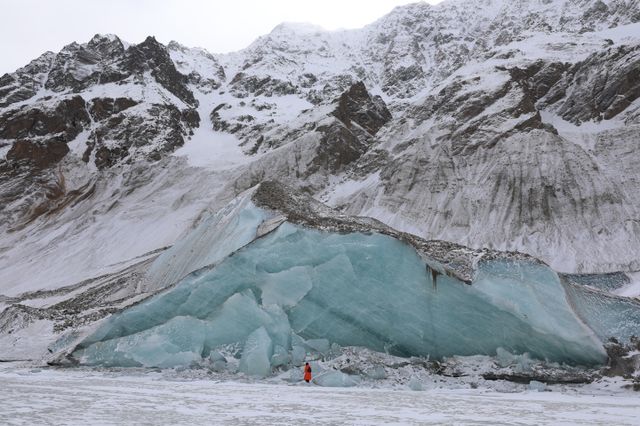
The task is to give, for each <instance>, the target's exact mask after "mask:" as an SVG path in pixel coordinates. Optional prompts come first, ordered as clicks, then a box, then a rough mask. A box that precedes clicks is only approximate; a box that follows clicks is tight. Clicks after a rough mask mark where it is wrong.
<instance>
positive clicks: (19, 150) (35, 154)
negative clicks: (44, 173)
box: [7, 137, 69, 168]
mask: <svg viewBox="0 0 640 426" xmlns="http://www.w3.org/2000/svg"><path fill="white" fill-rule="evenodd" d="M68 152H69V147H68V146H67V143H66V141H65V140H64V138H61V137H57V138H51V139H48V140H45V141H42V142H32V141H30V140H25V139H20V140H17V141H16V142H15V143H14V144H13V146H12V147H11V149H10V150H9V152H8V153H7V160H9V161H12V162H26V163H27V164H28V165H31V166H34V167H37V168H45V167H49V166H51V165H53V164H56V163H57V162H59V161H60V160H62V159H63V158H64V156H65V155H67V153H68Z"/></svg>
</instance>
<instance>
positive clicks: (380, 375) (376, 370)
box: [364, 365, 387, 380]
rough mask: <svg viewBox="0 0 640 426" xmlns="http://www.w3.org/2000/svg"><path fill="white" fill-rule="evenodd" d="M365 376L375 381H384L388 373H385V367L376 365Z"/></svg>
mask: <svg viewBox="0 0 640 426" xmlns="http://www.w3.org/2000/svg"><path fill="white" fill-rule="evenodd" d="M364 374H365V375H366V376H367V377H368V378H370V379H374V380H382V379H386V378H387V372H386V371H385V369H384V367H383V366H381V365H376V366H373V367H371V368H369V369H367V370H366V371H365V372H364Z"/></svg>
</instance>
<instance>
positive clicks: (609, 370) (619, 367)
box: [603, 336, 640, 378]
mask: <svg viewBox="0 0 640 426" xmlns="http://www.w3.org/2000/svg"><path fill="white" fill-rule="evenodd" d="M604 348H605V349H606V351H607V355H608V357H609V360H608V362H607V366H606V367H605V368H604V369H603V374H605V375H607V376H622V377H626V378H632V377H635V376H638V377H640V338H637V337H635V336H634V337H632V338H631V341H630V342H629V343H628V344H627V345H624V344H622V343H620V342H619V341H618V340H616V339H613V338H612V339H610V340H609V342H607V343H606V344H605V345H604Z"/></svg>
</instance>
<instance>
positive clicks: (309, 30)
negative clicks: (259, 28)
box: [270, 22, 327, 34]
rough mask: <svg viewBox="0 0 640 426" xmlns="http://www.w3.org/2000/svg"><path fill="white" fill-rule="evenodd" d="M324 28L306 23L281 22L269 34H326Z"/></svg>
mask: <svg viewBox="0 0 640 426" xmlns="http://www.w3.org/2000/svg"><path fill="white" fill-rule="evenodd" d="M326 31H327V30H325V29H324V28H322V27H321V26H319V25H314V24H311V23H308V22H282V23H280V24H278V25H276V26H275V28H274V29H273V30H271V33H270V34H282V33H287V34H289V33H293V34H314V33H319V32H326Z"/></svg>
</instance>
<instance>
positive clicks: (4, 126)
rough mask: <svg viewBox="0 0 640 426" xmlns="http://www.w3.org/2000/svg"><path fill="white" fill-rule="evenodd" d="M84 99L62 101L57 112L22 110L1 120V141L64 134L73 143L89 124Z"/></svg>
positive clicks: (76, 97) (39, 109)
mask: <svg viewBox="0 0 640 426" xmlns="http://www.w3.org/2000/svg"><path fill="white" fill-rule="evenodd" d="M89 122H90V119H89V114H87V110H86V104H85V102H84V100H83V99H82V97H80V96H74V97H72V98H67V99H64V100H62V101H61V102H60V103H58V104H57V105H56V107H55V108H53V109H43V108H31V109H29V108H22V109H19V110H14V111H9V112H8V113H6V114H4V115H3V116H2V117H0V126H1V127H0V139H23V138H30V137H38V136H48V135H56V134H59V133H64V138H65V141H71V140H73V139H74V138H75V137H76V136H77V135H78V133H80V132H81V131H82V129H83V126H85V125H87V124H89Z"/></svg>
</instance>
